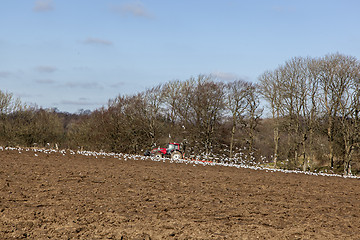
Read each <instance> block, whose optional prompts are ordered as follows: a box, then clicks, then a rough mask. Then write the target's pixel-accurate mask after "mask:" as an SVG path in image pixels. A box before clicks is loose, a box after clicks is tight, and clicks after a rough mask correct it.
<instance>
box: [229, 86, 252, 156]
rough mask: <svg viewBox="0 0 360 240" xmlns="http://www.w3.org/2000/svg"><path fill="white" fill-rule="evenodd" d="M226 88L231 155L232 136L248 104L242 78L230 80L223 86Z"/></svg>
mask: <svg viewBox="0 0 360 240" xmlns="http://www.w3.org/2000/svg"><path fill="white" fill-rule="evenodd" d="M225 90H226V108H227V110H228V111H229V113H230V115H231V119H232V127H231V137H230V152H229V157H230V158H232V156H233V147H234V136H235V131H236V128H237V125H238V122H239V121H240V120H242V118H244V113H245V110H246V108H247V106H248V104H249V101H248V99H247V96H248V83H247V82H245V81H243V80H236V81H234V82H230V83H228V84H227V85H226V87H225Z"/></svg>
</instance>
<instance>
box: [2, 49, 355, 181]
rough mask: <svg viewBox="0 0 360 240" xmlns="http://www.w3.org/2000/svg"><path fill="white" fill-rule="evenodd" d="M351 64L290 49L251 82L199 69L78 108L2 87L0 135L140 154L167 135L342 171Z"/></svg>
mask: <svg viewBox="0 0 360 240" xmlns="http://www.w3.org/2000/svg"><path fill="white" fill-rule="evenodd" d="M359 71H360V65H359V62H358V60H357V59H355V58H354V57H350V56H344V55H341V54H332V55H328V56H325V57H322V58H293V59H291V60H290V61H287V62H286V63H285V64H283V65H281V66H279V67H278V68H277V69H275V70H273V71H267V72H265V73H263V74H262V75H261V76H260V77H259V81H258V84H254V83H251V82H247V81H243V80H235V81H232V82H226V83H224V82H221V81H218V80H217V79H215V78H214V77H212V76H208V75H199V76H197V77H191V78H189V79H187V80H185V81H179V80H174V81H170V82H167V83H165V84H162V85H158V86H155V87H153V88H151V89H147V90H146V91H144V92H140V93H137V94H134V95H125V96H124V95H120V96H118V97H116V98H115V99H111V100H109V103H108V106H107V107H103V108H100V109H97V110H95V111H93V112H79V113H77V114H69V113H62V112H57V111H55V110H49V109H41V108H40V109H39V108H36V107H26V106H25V105H23V104H22V103H21V102H20V100H18V99H14V98H13V96H12V94H9V93H4V92H0V114H1V116H0V144H2V145H11V146H13V145H21V146H34V145H37V146H46V145H51V146H55V144H56V145H58V146H60V147H61V148H72V149H78V148H83V149H87V150H104V151H112V152H123V153H138V154H141V153H142V152H144V151H145V150H146V149H149V148H151V147H157V146H164V145H165V144H166V143H168V142H172V141H175V142H180V143H182V144H183V145H184V146H186V154H187V155H198V156H202V157H210V156H211V157H213V156H219V157H221V159H223V160H224V159H225V160H226V161H232V159H233V158H234V157H235V156H237V154H239V151H241V154H245V155H246V156H252V157H253V156H256V157H255V159H263V158H265V157H266V158H267V159H269V160H271V162H272V164H273V165H274V166H275V167H281V168H288V169H303V170H308V169H310V170H316V169H317V168H328V169H329V170H333V171H343V172H344V173H345V174H349V173H350V172H351V167H352V168H353V172H354V171H355V172H356V171H359V169H360V163H359V162H360V160H359V158H360V156H359V143H360V139H359V130H360V129H359V110H360V101H359V98H360V92H359V85H360V73H359ZM240 149H241V150H240ZM249 159H250V158H249ZM251 159H253V158H251Z"/></svg>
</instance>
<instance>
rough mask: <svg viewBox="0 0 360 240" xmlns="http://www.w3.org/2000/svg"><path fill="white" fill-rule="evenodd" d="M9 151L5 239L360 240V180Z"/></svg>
mask: <svg viewBox="0 0 360 240" xmlns="http://www.w3.org/2000/svg"><path fill="white" fill-rule="evenodd" d="M135 159H136V157H131V156H126V155H125V156H122V157H121V159H119V158H115V157H114V156H107V155H98V156H93V155H91V154H90V155H88V156H85V155H80V154H70V152H50V151H48V152H34V151H32V150H29V151H25V150H0V239H20V238H30V239H258V238H259V239H359V238H360V179H345V178H340V177H324V176H308V175H305V174H295V173H291V174H290V173H282V172H271V171H255V170H251V169H243V168H239V169H238V168H230V167H221V166H202V165H199V164H192V163H190V164H178V163H170V162H169V161H160V162H154V161H150V160H135Z"/></svg>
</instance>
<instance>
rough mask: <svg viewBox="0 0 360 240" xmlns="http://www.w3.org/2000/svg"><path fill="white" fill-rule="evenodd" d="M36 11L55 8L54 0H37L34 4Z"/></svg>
mask: <svg viewBox="0 0 360 240" xmlns="http://www.w3.org/2000/svg"><path fill="white" fill-rule="evenodd" d="M33 9H34V11H35V12H47V11H52V10H54V4H53V0H37V1H35V5H34V8H33Z"/></svg>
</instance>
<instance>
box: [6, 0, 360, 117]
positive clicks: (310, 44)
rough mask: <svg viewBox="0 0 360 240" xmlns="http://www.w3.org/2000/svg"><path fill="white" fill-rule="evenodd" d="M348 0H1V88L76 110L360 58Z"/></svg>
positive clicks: (354, 5) (358, 6)
mask: <svg viewBox="0 0 360 240" xmlns="http://www.w3.org/2000/svg"><path fill="white" fill-rule="evenodd" d="M359 10H360V1H357V0H336V1H335V0H326V1H325V0H311V1H310V0H276V1H275V0H247V1H242V0H238V1H230V0H223V1H220V0H219V1H216V0H212V1H209V0H207V1H205V0H193V1H189V0H182V1H171V0H167V1H165V0H163V1H160V0H158V1H155V0H142V1H137V0H134V1H133V0H129V1H122V0H101V1H100V0H24V1H14V0H2V1H1V6H0V29H1V34H0V89H1V90H2V91H7V92H11V93H13V94H14V95H15V96H17V97H20V98H21V100H22V101H23V102H26V103H29V104H37V105H38V106H39V107H44V108H49V107H56V108H58V109H59V110H60V111H68V112H76V111H78V110H79V109H90V110H94V109H96V108H99V107H101V106H106V105H107V102H108V100H109V99H111V98H115V97H116V96H117V95H119V94H134V93H137V92H139V91H143V90H145V89H146V88H150V87H153V86H156V85H158V84H161V83H165V82H167V81H170V80H173V79H180V80H185V79H188V78H189V77H191V76H197V75H199V74H213V75H214V76H217V77H218V78H219V79H220V80H221V81H230V80H234V79H237V78H241V79H245V80H247V81H252V82H256V81H257V77H258V76H259V75H260V74H262V73H263V72H264V71H266V70H273V69H275V68H276V67H277V66H278V65H280V64H283V63H284V62H285V61H287V60H289V59H291V58H293V57H297V56H303V57H306V56H311V57H319V56H324V55H326V54H329V53H336V52H339V53H342V54H346V55H351V56H355V57H356V58H357V59H360V44H359V43H360V31H359V30H360V14H359Z"/></svg>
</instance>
